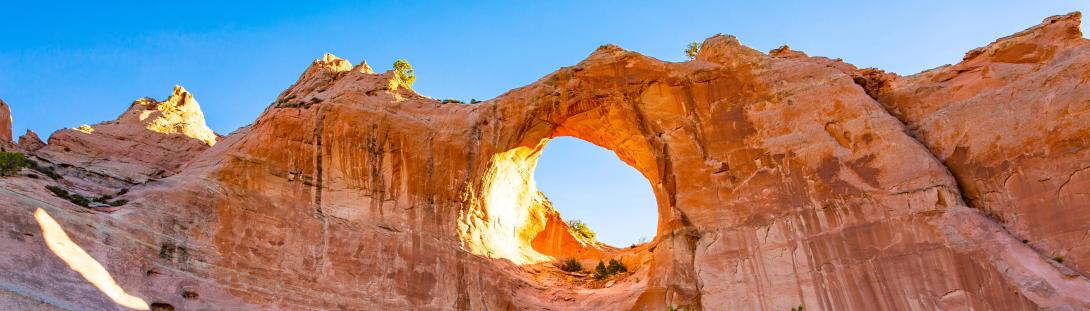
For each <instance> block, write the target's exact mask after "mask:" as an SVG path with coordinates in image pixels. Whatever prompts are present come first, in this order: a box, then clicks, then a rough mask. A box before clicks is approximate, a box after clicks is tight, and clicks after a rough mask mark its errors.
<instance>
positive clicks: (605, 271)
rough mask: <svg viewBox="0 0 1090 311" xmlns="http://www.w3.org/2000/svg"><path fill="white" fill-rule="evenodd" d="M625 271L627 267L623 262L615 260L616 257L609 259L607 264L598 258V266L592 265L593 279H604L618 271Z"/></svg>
mask: <svg viewBox="0 0 1090 311" xmlns="http://www.w3.org/2000/svg"><path fill="white" fill-rule="evenodd" d="M625 272H628V267H625V266H624V264H623V263H621V262H620V261H617V260H616V259H610V260H609V264H606V263H605V262H602V261H600V260H599V261H598V266H595V267H594V275H593V276H594V279H595V280H605V279H607V278H609V277H611V276H614V275H616V274H618V273H625Z"/></svg>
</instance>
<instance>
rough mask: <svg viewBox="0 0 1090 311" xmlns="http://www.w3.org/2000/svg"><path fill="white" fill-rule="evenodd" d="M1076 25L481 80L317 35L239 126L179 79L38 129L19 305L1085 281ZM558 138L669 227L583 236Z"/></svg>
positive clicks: (1008, 298)
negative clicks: (973, 40)
mask: <svg viewBox="0 0 1090 311" xmlns="http://www.w3.org/2000/svg"><path fill="white" fill-rule="evenodd" d="M1078 24H1079V15H1078V14H1071V15H1067V16H1060V17H1053V18H1049V19H1047V20H1045V22H1044V23H1043V24H1041V25H1039V26H1037V27H1034V28H1031V29H1029V30H1027V31H1026V32H1023V33H1019V34H1016V35H1014V36H1011V37H1007V38H1003V39H1000V40H999V41H996V42H995V43H993V44H991V45H989V46H987V47H984V48H981V49H978V50H975V51H973V52H970V53H969V54H968V55H967V57H966V60H965V61H963V62H962V63H960V64H958V65H954V66H948V67H940V68H937V69H934V70H931V71H926V72H923V73H920V74H917V75H913V76H908V77H898V76H894V75H889V74H885V73H883V72H881V71H880V70H876V69H862V70H860V69H857V68H855V67H854V66H851V65H849V64H844V63H843V62H839V61H836V60H830V59H826V58H819V57H809V56H806V55H805V54H804V53H801V52H797V51H790V50H789V49H787V48H784V49H778V50H774V51H772V52H770V53H769V54H764V53H761V52H759V51H755V50H752V49H750V48H747V47H745V46H743V45H741V44H740V43H739V42H738V41H737V40H735V39H734V38H733V37H729V36H722V35H719V36H715V37H712V38H709V39H707V40H706V41H705V42H704V44H703V48H702V49H701V51H700V53H699V55H698V56H697V58H696V60H693V61H689V62H682V63H671V62H664V61H660V60H656V59H653V58H649V57H646V56H643V55H640V54H638V53H634V52H630V51H625V50H623V49H621V48H618V47H615V46H603V47H601V48H599V49H598V50H596V51H595V52H594V53H592V54H591V55H590V56H589V57H588V58H587V59H586V60H584V61H582V62H580V63H579V64H576V65H575V66H572V67H565V68H561V69H560V70H558V71H556V72H554V73H552V74H550V75H547V76H545V77H543V78H542V79H540V80H538V81H536V82H534V83H532V84H530V85H528V86H525V87H522V88H518V89H515V90H512V91H510V92H508V93H506V94H504V95H502V96H500V97H497V98H495V99H492V100H489V101H486V102H484V103H481V104H477V105H461V104H453V103H451V104H443V103H442V102H440V101H436V100H434V99H431V98H428V97H424V96H421V95H418V94H416V93H415V92H414V91H413V90H412V89H411V88H409V87H408V86H407V85H405V83H403V82H402V81H400V80H399V79H398V78H397V76H396V75H395V74H393V73H392V72H386V73H378V74H376V73H374V72H372V70H371V68H370V67H368V66H367V65H366V64H365V63H364V64H360V65H356V66H353V65H352V64H351V63H349V62H348V61H346V60H343V59H339V58H336V57H334V56H331V55H326V56H324V57H323V58H321V59H318V60H315V61H314V62H313V63H312V64H311V66H310V67H309V68H308V69H307V70H306V71H305V72H304V73H303V75H301V76H300V78H299V81H297V82H296V83H295V84H294V85H293V86H291V87H290V88H288V89H287V90H286V91H284V92H283V93H282V94H281V95H280V96H279V97H278V98H277V100H276V101H275V102H274V103H272V104H271V105H270V106H269V107H268V108H267V109H266V110H265V111H264V112H263V113H262V115H261V116H260V117H259V118H258V119H257V120H256V121H255V122H254V124H252V125H250V126H248V127H245V128H242V129H240V130H238V131H236V132H235V133H232V134H231V135H229V136H227V137H224V138H222V139H221V138H218V137H217V136H216V135H215V134H214V133H212V132H211V131H210V130H207V127H205V126H204V122H203V116H201V113H200V111H199V107H198V106H197V104H196V102H195V101H193V99H192V96H191V95H190V94H189V93H188V92H185V91H184V90H182V89H180V88H176V89H175V91H174V93H173V94H172V96H171V97H170V98H169V99H167V100H166V101H164V102H157V101H154V100H151V99H142V100H138V101H137V102H136V103H134V104H133V105H132V107H130V108H129V110H128V111H126V112H125V113H124V114H122V116H121V117H119V118H118V120H116V121H111V122H104V123H100V124H97V125H94V126H87V127H80V128H77V129H67V130H61V131H58V132H57V133H54V134H53V135H52V136H51V138H50V140H49V144H48V145H47V146H45V147H44V148H41V149H39V150H37V151H33V150H30V149H33V148H30V147H26V148H25V149H27V150H24V151H25V152H28V153H31V154H32V157H33V158H35V159H39V160H41V161H43V163H46V164H47V165H53V166H56V167H57V169H58V171H59V172H60V173H61V175H63V176H62V177H61V178H59V179H56V180H54V179H50V178H27V177H8V178H0V206H3V207H4V208H2V209H0V219H3V222H2V224H3V228H4V229H5V230H6V231H7V233H8V234H6V235H3V236H0V249H4V250H5V251H4V256H0V268H2V269H0V306H14V307H15V308H21V309H31V308H40V309H50V308H61V309H118V308H122V307H128V308H136V309H148V308H152V309H155V308H168V307H169V308H176V309H183V310H189V309H285V310H318V309H395V308H396V309H416V310H449V309H454V310H496V309H502V310H569V309H574V310H579V309H600V310H627V309H631V310H665V309H667V308H668V307H673V306H678V307H682V306H683V307H688V308H689V309H690V310H727V309H730V310H734V309H741V310H754V309H765V310H787V309H790V308H793V307H797V306H799V305H803V306H805V308H806V309H807V310H875V309H884V310H935V309H943V310H1033V309H1044V310H1079V309H1088V308H1090V280H1088V279H1087V278H1086V276H1085V273H1086V272H1085V269H1086V265H1087V264H1086V260H1087V259H1086V256H1083V255H1085V252H1087V250H1086V248H1085V246H1084V244H1085V243H1082V242H1085V238H1084V237H1082V236H1080V234H1085V232H1090V231H1087V230H1088V229H1090V228H1086V226H1088V225H1090V221H1087V219H1085V216H1084V215H1081V214H1080V213H1079V209H1080V208H1082V207H1084V206H1085V205H1086V203H1084V202H1083V201H1085V200H1079V199H1080V198H1082V197H1083V196H1085V193H1084V192H1085V191H1084V190H1083V189H1085V188H1086V187H1085V186H1086V185H1087V183H1088V180H1087V178H1090V177H1087V176H1085V175H1086V174H1087V173H1085V172H1084V169H1085V166H1086V163H1087V162H1088V158H1087V153H1086V152H1085V150H1086V147H1087V146H1090V141H1088V138H1087V137H1090V136H1088V135H1087V134H1090V133H1088V130H1090V122H1088V121H1090V120H1086V118H1087V114H1085V113H1084V112H1086V111H1090V109H1087V108H1088V106H1087V104H1088V103H1090V86H1087V85H1086V84H1085V83H1083V82H1084V80H1086V78H1087V77H1090V70H1087V68H1090V51H1088V50H1087V49H1088V48H1086V46H1087V44H1086V42H1087V41H1086V39H1083V38H1082V36H1081V32H1079V30H1078ZM9 131H10V127H9ZM557 136H573V137H576V138H580V139H583V140H586V141H589V142H591V143H594V144H597V145H599V146H602V147H605V148H607V149H610V150H613V151H615V152H616V154H617V156H618V157H619V158H620V159H622V160H623V161H624V162H626V163H628V164H629V165H631V166H632V167H634V168H635V169H637V170H638V171H639V172H641V173H642V174H643V175H644V176H645V177H646V178H647V179H648V180H649V181H650V182H651V184H652V187H653V190H654V192H655V195H656V198H657V200H658V205H659V230H658V234H657V236H656V237H655V239H654V240H653V241H651V242H650V243H649V244H647V245H642V246H638V247H632V248H625V249H614V248H611V247H602V246H595V245H592V244H586V243H581V242H580V241H578V240H577V239H574V238H573V237H572V236H571V234H570V232H569V231H568V230H567V229H566V228H565V227H564V224H563V222H560V221H558V218H557V217H556V215H555V212H553V211H552V209H551V207H550V206H549V204H548V202H547V200H546V199H545V198H544V197H543V196H542V195H541V194H540V193H539V192H538V191H537V189H536V186H535V184H534V182H533V178H532V176H533V171H534V169H535V165H536V161H537V157H538V156H539V155H540V150H541V148H543V147H544V146H545V144H547V143H548V141H549V139H550V138H553V137H557ZM9 140H10V139H9ZM28 141H29V138H28ZM29 145H30V144H27V145H26V146H29ZM24 147H25V146H24ZM47 185H54V186H61V187H65V188H67V189H71V190H72V191H76V192H81V193H88V194H102V193H103V192H104V191H112V190H116V189H127V191H126V193H124V194H123V195H122V196H121V198H124V199H127V200H128V202H127V204H123V205H121V206H119V207H114V208H91V209H88V208H84V207H80V206H77V205H75V204H72V203H70V202H69V201H67V200H65V199H62V198H59V197H57V196H54V195H52V194H51V193H50V192H49V191H46V190H45V186H47ZM1023 241H1025V242H1023ZM1060 256H1063V258H1062V259H1064V260H1063V261H1062V262H1060V260H1059V259H1061V258H1060ZM565 257H574V258H576V259H579V260H583V261H586V262H587V263H593V262H595V261H596V260H597V259H601V258H618V259H620V260H621V261H623V262H625V263H626V265H628V266H629V267H631V270H633V271H632V272H630V273H626V274H622V275H621V276H619V277H616V278H614V279H610V280H609V281H608V282H604V281H603V282H589V281H586V279H585V277H584V276H580V275H578V274H569V273H564V272H561V271H560V270H559V269H558V268H557V267H556V266H555V265H554V262H555V261H557V259H562V258H565Z"/></svg>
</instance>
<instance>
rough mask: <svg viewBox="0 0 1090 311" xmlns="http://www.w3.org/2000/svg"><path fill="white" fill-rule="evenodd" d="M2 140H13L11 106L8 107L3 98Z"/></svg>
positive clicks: (1, 114) (0, 138)
mask: <svg viewBox="0 0 1090 311" xmlns="http://www.w3.org/2000/svg"><path fill="white" fill-rule="evenodd" d="M0 141H4V142H12V140H11V107H8V104H7V103H5V102H4V101H3V100H0Z"/></svg>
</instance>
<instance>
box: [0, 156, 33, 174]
mask: <svg viewBox="0 0 1090 311" xmlns="http://www.w3.org/2000/svg"><path fill="white" fill-rule="evenodd" d="M24 167H30V160H27V159H26V156H24V155H23V154H22V153H18V152H0V176H14V175H15V173H18V172H19V169H21V168H24Z"/></svg>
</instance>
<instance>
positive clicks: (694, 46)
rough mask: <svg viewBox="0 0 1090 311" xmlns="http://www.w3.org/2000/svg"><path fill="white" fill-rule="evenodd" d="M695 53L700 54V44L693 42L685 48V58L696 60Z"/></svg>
mask: <svg viewBox="0 0 1090 311" xmlns="http://www.w3.org/2000/svg"><path fill="white" fill-rule="evenodd" d="M697 53H700V43H697V42H696V41H693V42H691V43H689V45H688V46H686V47H685V56H686V57H688V58H689V60H693V59H696V54H697Z"/></svg>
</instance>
